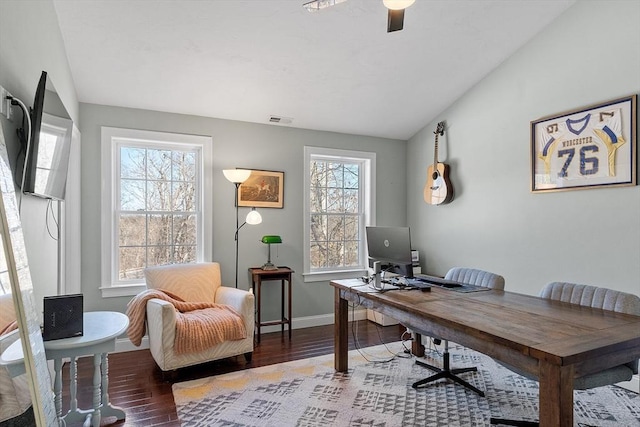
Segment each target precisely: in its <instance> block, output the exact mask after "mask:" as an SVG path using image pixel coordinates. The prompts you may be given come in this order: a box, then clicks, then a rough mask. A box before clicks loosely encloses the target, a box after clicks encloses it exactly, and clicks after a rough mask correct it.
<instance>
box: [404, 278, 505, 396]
mask: <svg viewBox="0 0 640 427" xmlns="http://www.w3.org/2000/svg"><path fill="white" fill-rule="evenodd" d="M444 278H445V279H446V280H453V281H456V282H460V283H467V284H470V285H476V286H483V287H486V288H491V289H499V290H502V289H504V277H502V276H500V275H498V274H494V273H490V272H488V271H483V270H476V269H473V268H463V267H454V268H452V269H451V270H449V271H448V272H447V274H446V275H445V276H444ZM434 340H440V338H436V337H434ZM442 341H444V353H443V354H442V368H438V367H436V366H433V365H430V364H428V363H425V362H423V361H421V360H416V364H418V365H420V366H423V367H425V368H427V369H430V370H432V371H434V372H436V373H435V374H434V375H432V376H430V377H427V378H424V379H422V380H420V381H416V382H415V383H413V384H412V385H411V387H413V388H418V387H420V386H421V385H423V384H427V383H430V382H433V381H437V380H439V379H441V378H445V379H449V380H451V381H453V382H456V383H458V384H460V385H462V386H464V387H466V388H468V389H469V390H472V391H475V392H476V393H478V394H479V395H480V396H482V397H484V392H483V391H481V390H479V389H478V388H476V387H474V386H473V385H471V384H469V383H468V382H467V381H465V380H463V379H462V378H460V377H459V376H458V374H463V373H465V372H473V371H477V370H478V368H476V367H475V366H474V367H471V368H458V369H451V368H450V363H451V360H450V359H451V356H450V354H449V341H448V340H444V339H442Z"/></svg>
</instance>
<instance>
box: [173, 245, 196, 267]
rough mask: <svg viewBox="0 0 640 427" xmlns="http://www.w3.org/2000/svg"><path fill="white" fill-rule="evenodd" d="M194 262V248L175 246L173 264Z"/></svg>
mask: <svg viewBox="0 0 640 427" xmlns="http://www.w3.org/2000/svg"><path fill="white" fill-rule="evenodd" d="M195 261H196V247H195V246H175V247H174V250H173V262H174V263H179V264H184V263H187V262H195Z"/></svg>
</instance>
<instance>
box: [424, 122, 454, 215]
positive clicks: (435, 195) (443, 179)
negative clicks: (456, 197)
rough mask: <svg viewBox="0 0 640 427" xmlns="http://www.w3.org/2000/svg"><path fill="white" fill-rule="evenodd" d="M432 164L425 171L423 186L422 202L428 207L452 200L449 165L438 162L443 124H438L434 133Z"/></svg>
mask: <svg viewBox="0 0 640 427" xmlns="http://www.w3.org/2000/svg"><path fill="white" fill-rule="evenodd" d="M434 133H435V134H436V143H435V149H434V153H433V164H432V165H429V168H428V169H427V183H426V184H425V186H424V201H425V202H427V203H428V204H430V205H443V204H446V203H449V202H451V201H452V200H453V185H451V181H449V165H447V164H445V163H440V162H438V136H442V135H444V122H439V123H438V127H437V128H436V131H435V132H434Z"/></svg>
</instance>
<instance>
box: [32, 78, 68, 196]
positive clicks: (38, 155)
mask: <svg viewBox="0 0 640 427" xmlns="http://www.w3.org/2000/svg"><path fill="white" fill-rule="evenodd" d="M30 117H31V140H30V142H29V144H28V147H27V151H26V158H25V162H26V167H25V175H24V177H23V181H24V184H23V187H22V191H23V192H24V193H27V194H32V195H34V196H38V197H44V198H47V199H56V200H64V196H65V189H66V185H67V172H68V169H69V153H70V150H71V131H72V128H73V122H72V121H71V117H70V116H69V113H68V112H67V110H66V108H65V107H64V105H63V104H62V101H61V100H60V97H59V96H58V93H57V92H56V89H55V87H54V86H53V83H52V82H51V80H50V79H49V78H48V77H47V72H46V71H43V72H42V75H41V76H40V81H39V82H38V87H37V89H36V95H35V98H34V101H33V107H32V108H31V114H30Z"/></svg>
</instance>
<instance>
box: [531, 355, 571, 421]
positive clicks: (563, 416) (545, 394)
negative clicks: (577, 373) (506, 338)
mask: <svg viewBox="0 0 640 427" xmlns="http://www.w3.org/2000/svg"><path fill="white" fill-rule="evenodd" d="M573 374H574V369H573V365H569V366H558V365H552V364H550V363H545V362H544V361H542V360H541V361H540V378H539V380H540V397H539V399H540V427H554V426H555V427H558V426H559V427H565V426H566V427H569V426H573Z"/></svg>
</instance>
